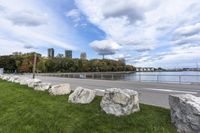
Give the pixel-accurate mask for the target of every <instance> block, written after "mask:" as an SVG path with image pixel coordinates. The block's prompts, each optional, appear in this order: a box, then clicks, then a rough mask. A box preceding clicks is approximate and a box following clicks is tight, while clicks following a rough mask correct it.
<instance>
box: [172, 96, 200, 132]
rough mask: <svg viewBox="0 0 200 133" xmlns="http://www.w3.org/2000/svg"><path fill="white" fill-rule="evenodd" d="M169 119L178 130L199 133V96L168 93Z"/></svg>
mask: <svg viewBox="0 0 200 133" xmlns="http://www.w3.org/2000/svg"><path fill="white" fill-rule="evenodd" d="M169 105H170V109H171V121H172V123H173V124H174V125H175V126H176V127H177V129H178V131H179V132H183V133H200V97H196V96H193V95H191V94H184V95H170V96H169Z"/></svg>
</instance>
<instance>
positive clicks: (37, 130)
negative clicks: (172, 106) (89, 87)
mask: <svg viewBox="0 0 200 133" xmlns="http://www.w3.org/2000/svg"><path fill="white" fill-rule="evenodd" d="M67 99H68V96H49V95H48V93H47V92H39V91H34V90H32V89H31V88H28V87H26V86H20V85H18V84H13V83H9V82H6V81H2V80H0V133H15V132H16V133H175V132H176V130H175V128H174V127H173V126H172V125H171V123H170V111H169V110H167V109H163V108H158V107H153V106H148V105H143V104H141V105H140V107H141V111H140V112H138V113H134V114H132V115H129V116H123V117H115V116H113V115H107V114H105V113H104V112H103V111H102V110H101V108H100V105H99V103H100V100H101V98H100V97H96V98H95V100H94V101H93V102H92V103H91V104H88V105H80V104H70V103H68V102H67Z"/></svg>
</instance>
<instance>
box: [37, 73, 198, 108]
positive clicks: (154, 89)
mask: <svg viewBox="0 0 200 133" xmlns="http://www.w3.org/2000/svg"><path fill="white" fill-rule="evenodd" d="M37 78H39V79H41V80H42V81H43V82H49V83H52V84H60V83H69V84H70V85H71V87H72V89H75V88H76V87H78V86H82V87H86V88H89V89H103V90H104V89H106V88H113V87H114V88H115V87H116V88H122V89H123V88H126V89H133V90H136V91H138V92H139V98H140V102H141V103H145V104H149V105H155V106H160V107H165V108H169V105H168V96H169V94H193V95H197V96H200V85H179V84H159V83H144V82H134V81H108V80H92V79H72V78H59V77H42V76H37Z"/></svg>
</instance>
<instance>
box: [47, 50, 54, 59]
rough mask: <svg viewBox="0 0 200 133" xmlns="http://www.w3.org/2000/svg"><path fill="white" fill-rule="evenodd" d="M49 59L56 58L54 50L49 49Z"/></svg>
mask: <svg viewBox="0 0 200 133" xmlns="http://www.w3.org/2000/svg"><path fill="white" fill-rule="evenodd" d="M48 58H54V49H53V48H49V49H48Z"/></svg>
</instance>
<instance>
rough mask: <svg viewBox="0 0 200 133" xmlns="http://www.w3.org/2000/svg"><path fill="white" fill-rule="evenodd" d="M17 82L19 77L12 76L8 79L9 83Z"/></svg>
mask: <svg viewBox="0 0 200 133" xmlns="http://www.w3.org/2000/svg"><path fill="white" fill-rule="evenodd" d="M18 80H19V76H12V77H10V79H9V81H10V82H14V83H15V82H16V81H18Z"/></svg>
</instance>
